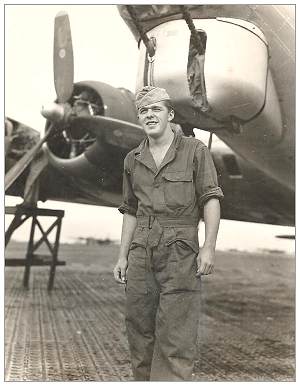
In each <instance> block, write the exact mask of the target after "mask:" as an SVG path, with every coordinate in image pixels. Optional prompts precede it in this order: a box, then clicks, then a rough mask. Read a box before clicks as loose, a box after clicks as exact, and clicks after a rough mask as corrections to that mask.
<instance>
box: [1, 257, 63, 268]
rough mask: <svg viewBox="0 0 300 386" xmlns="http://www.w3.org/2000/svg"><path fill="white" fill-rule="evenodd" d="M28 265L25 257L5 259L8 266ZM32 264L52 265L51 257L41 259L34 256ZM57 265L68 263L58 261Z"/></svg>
mask: <svg viewBox="0 0 300 386" xmlns="http://www.w3.org/2000/svg"><path fill="white" fill-rule="evenodd" d="M25 265H26V260H25V259H20V258H10V259H5V266H6V267H24V266H25ZM30 265H31V266H47V265H52V261H51V259H49V258H48V259H47V260H46V259H39V258H33V259H32V260H31V264H30ZM55 265H66V262H65V261H59V260H58V261H56V262H55Z"/></svg>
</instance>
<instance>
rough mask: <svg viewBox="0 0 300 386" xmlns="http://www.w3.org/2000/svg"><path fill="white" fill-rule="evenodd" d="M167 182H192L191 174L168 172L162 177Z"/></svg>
mask: <svg viewBox="0 0 300 386" xmlns="http://www.w3.org/2000/svg"><path fill="white" fill-rule="evenodd" d="M163 177H164V178H165V179H166V180H167V181H175V182H176V181H193V174H192V173H191V172H168V173H165V174H164V175H163Z"/></svg>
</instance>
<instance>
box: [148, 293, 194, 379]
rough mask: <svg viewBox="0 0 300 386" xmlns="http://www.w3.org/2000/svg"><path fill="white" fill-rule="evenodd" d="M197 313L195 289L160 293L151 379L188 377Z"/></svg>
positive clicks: (190, 373) (191, 366)
mask: <svg viewBox="0 0 300 386" xmlns="http://www.w3.org/2000/svg"><path fill="white" fill-rule="evenodd" d="M199 316H200V292H199V291H186V292H178V293H168V294H162V295H161V296H160V304H159V309H158V314H157V322H156V341H155V348H154V353H153V360H152V368H151V376H150V380H151V381H183V380H185V381H188V380H191V379H192V373H193V367H194V361H195V356H196V348H197V347H196V345H197V330H198V324H199Z"/></svg>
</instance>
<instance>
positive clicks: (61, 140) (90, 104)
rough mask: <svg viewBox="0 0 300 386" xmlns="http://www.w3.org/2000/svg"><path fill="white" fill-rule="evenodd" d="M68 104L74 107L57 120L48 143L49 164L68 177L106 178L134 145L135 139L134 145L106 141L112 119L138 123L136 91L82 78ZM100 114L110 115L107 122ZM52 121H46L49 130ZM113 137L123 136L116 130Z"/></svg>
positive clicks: (103, 115) (105, 116) (46, 147)
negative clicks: (62, 118) (65, 117)
mask: <svg viewBox="0 0 300 386" xmlns="http://www.w3.org/2000/svg"><path fill="white" fill-rule="evenodd" d="M68 105H69V107H68V108H69V109H70V107H71V113H70V114H69V115H70V119H67V120H66V122H65V123H64V122H61V123H57V130H56V133H55V134H54V135H53V136H52V137H51V138H50V139H49V140H48V141H47V144H46V145H45V151H46V153H47V155H48V158H49V162H50V164H51V165H52V166H53V167H54V168H55V169H57V170H59V171H60V172H62V173H64V174H67V175H68V176H74V177H79V178H83V179H86V180H93V181H95V180H97V181H104V179H106V181H107V178H108V177H107V171H108V170H110V169H111V163H112V162H115V163H116V162H117V163H122V161H123V158H124V157H125V155H126V153H127V152H128V151H129V150H130V147H133V146H134V145H135V140H134V139H133V141H132V145H131V146H130V144H127V143H121V144H120V145H123V146H119V147H117V146H113V144H111V143H107V138H108V137H109V136H110V135H108V132H109V130H110V125H109V122H110V121H112V120H113V121H114V120H115V121H117V120H118V121H124V122H129V123H131V124H135V125H137V117H136V110H135V105H134V96H133V94H132V93H131V92H130V91H129V90H126V89H124V88H114V87H112V86H110V85H108V84H105V83H102V82H95V81H83V82H78V83H76V84H75V85H74V90H73V94H72V96H71V98H70V99H69V101H68ZM100 117H104V118H107V121H106V122H103V121H99V120H97V118H100ZM84 118H88V119H86V120H85V119H84ZM92 118H94V119H92ZM82 122H84V123H82ZM105 123H107V124H106V125H105ZM50 124H53V122H52V123H51V122H50V121H47V122H46V130H48V129H49V127H50ZM114 136H115V137H116V138H117V137H118V136H119V137H120V133H117V132H116V130H114V132H113V133H111V137H114ZM119 141H121V140H120V139H119ZM139 141H140V138H137V139H136V144H138V143H139ZM110 142H111V141H110ZM113 143H117V141H115V142H113ZM108 163H109V164H108ZM115 170H116V169H115ZM119 170H122V167H121V168H119ZM104 174H105V178H104Z"/></svg>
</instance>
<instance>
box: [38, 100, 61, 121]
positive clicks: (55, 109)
mask: <svg viewBox="0 0 300 386" xmlns="http://www.w3.org/2000/svg"><path fill="white" fill-rule="evenodd" d="M41 114H42V116H43V117H44V118H46V119H48V120H49V121H51V122H60V121H62V120H63V118H64V115H65V112H64V108H63V106H61V105H58V104H56V103H50V104H47V105H45V106H42V109H41Z"/></svg>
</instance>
